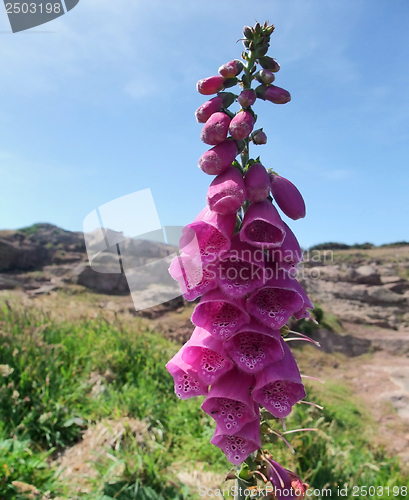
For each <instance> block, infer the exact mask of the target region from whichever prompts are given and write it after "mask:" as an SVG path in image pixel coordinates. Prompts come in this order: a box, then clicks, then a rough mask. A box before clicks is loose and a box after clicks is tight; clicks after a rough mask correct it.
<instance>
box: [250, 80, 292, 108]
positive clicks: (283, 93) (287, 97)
mask: <svg viewBox="0 0 409 500" xmlns="http://www.w3.org/2000/svg"><path fill="white" fill-rule="evenodd" d="M256 92H257V97H259V98H260V99H263V101H270V102H272V103H274V104H286V103H287V102H290V101H291V94H290V92H288V91H287V90H284V89H282V88H281V87H276V86H275V85H269V86H267V85H260V86H259V87H257V88H256Z"/></svg>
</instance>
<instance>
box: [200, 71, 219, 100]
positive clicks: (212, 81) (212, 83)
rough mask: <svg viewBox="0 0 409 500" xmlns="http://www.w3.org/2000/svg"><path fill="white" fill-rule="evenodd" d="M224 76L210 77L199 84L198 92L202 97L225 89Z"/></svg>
mask: <svg viewBox="0 0 409 500" xmlns="http://www.w3.org/2000/svg"><path fill="white" fill-rule="evenodd" d="M224 80H225V78H224V77H223V76H219V75H216V76H209V77H208V78H204V79H203V80H199V81H198V82H197V91H198V92H199V93H200V94H202V95H212V94H216V93H217V92H220V91H221V90H223V89H224Z"/></svg>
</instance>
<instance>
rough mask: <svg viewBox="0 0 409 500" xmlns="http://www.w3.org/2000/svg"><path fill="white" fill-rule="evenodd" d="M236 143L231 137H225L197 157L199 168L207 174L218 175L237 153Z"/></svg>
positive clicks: (226, 167) (227, 166)
mask: <svg viewBox="0 0 409 500" xmlns="http://www.w3.org/2000/svg"><path fill="white" fill-rule="evenodd" d="M238 152H239V150H238V148H237V144H236V143H235V142H234V141H233V140H232V139H227V141H223V142H221V143H220V144H218V145H217V146H215V147H214V148H212V149H209V151H206V153H204V154H203V155H202V156H201V157H200V159H199V168H201V169H202V170H203V172H205V173H206V174H209V175H218V174H221V173H222V172H224V171H225V170H227V169H228V168H229V167H230V165H231V164H232V162H233V161H234V159H235V158H236V156H237V155H238Z"/></svg>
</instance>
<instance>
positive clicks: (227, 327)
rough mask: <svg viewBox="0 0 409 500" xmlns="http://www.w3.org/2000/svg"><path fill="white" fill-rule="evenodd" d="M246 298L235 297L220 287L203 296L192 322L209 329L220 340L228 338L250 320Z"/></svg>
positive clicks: (194, 312)
mask: <svg viewBox="0 0 409 500" xmlns="http://www.w3.org/2000/svg"><path fill="white" fill-rule="evenodd" d="M245 302H246V300H245V298H244V297H243V298H241V299H233V298H232V297H229V296H227V295H226V294H224V293H223V292H222V291H221V290H220V289H219V288H217V289H215V290H211V291H210V292H208V293H206V294H205V295H203V296H202V298H201V300H200V302H199V304H198V305H197V306H196V308H195V310H194V311H193V315H192V322H193V323H194V324H195V325H196V326H200V327H202V328H204V329H205V330H207V331H208V332H209V333H210V334H211V335H213V337H214V338H216V339H218V340H222V341H224V340H228V339H229V338H230V337H231V336H232V335H234V333H235V332H236V331H237V330H238V329H239V328H240V327H241V326H243V325H245V324H246V323H248V322H249V321H250V316H249V315H248V313H247V311H246V309H245Z"/></svg>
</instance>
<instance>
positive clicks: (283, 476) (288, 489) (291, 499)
mask: <svg viewBox="0 0 409 500" xmlns="http://www.w3.org/2000/svg"><path fill="white" fill-rule="evenodd" d="M288 472H289V471H287V469H284V467H281V465H280V464H279V463H277V462H275V461H274V460H273V459H272V458H270V457H269V458H268V460H267V465H266V471H265V474H266V476H267V479H268V480H269V481H270V483H271V485H272V487H273V492H274V498H286V499H288V500H297V499H298V496H297V495H296V490H295V489H294V488H293V483H292V481H291V477H290V475H289V474H288ZM303 484H304V483H303ZM300 493H301V491H300ZM302 497H303V495H300V498H302Z"/></svg>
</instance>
